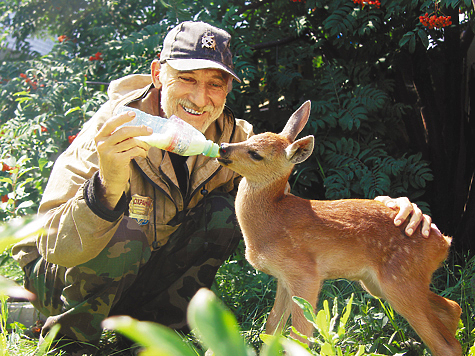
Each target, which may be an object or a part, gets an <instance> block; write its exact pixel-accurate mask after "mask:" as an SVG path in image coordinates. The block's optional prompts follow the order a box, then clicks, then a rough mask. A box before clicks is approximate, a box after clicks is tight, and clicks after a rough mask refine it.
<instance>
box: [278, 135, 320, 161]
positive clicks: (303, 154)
mask: <svg viewBox="0 0 475 356" xmlns="http://www.w3.org/2000/svg"><path fill="white" fill-rule="evenodd" d="M314 141H315V139H314V137H313V136H312V135H310V136H305V137H303V138H301V139H300V140H297V141H295V142H294V143H292V144H291V145H289V146H287V148H286V149H285V154H286V156H287V159H288V160H289V161H290V162H291V163H293V164H298V163H300V162H303V161H305V160H306V159H307V158H308V157H309V156H310V155H311V154H312V151H313V145H314Z"/></svg>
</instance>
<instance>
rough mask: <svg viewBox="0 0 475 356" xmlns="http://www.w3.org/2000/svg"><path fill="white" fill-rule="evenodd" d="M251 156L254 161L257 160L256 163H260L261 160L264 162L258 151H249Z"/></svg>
mask: <svg viewBox="0 0 475 356" xmlns="http://www.w3.org/2000/svg"><path fill="white" fill-rule="evenodd" d="M248 153H249V156H251V158H252V159H255V160H256V161H260V160H263V159H264V157H262V156H261V155H260V154H259V153H257V152H256V151H249V152H248Z"/></svg>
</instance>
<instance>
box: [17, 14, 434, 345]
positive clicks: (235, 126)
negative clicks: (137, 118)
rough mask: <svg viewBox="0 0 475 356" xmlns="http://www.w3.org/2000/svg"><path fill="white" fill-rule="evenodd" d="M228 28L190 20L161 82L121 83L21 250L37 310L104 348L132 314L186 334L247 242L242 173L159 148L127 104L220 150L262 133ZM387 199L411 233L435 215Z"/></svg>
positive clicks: (169, 49) (84, 134) (63, 159)
mask: <svg viewBox="0 0 475 356" xmlns="http://www.w3.org/2000/svg"><path fill="white" fill-rule="evenodd" d="M229 41H230V36H229V34H228V33H227V32H225V31H223V30H220V29H218V28H215V27H212V26H210V25H208V24H205V23H202V22H184V23H182V24H180V25H178V26H177V27H175V28H174V29H172V30H171V31H170V33H169V34H168V35H167V37H166V38H165V40H164V44H163V50H162V52H161V59H160V61H158V60H155V61H153V62H152V64H151V77H150V76H148V75H131V76H127V77H124V78H122V79H119V80H116V81H114V82H112V83H111V85H110V87H109V90H108V92H109V101H108V102H106V103H105V104H104V105H103V106H102V107H101V108H100V109H99V111H98V112H97V113H96V114H95V115H94V116H93V117H92V118H91V120H90V121H89V122H87V123H86V124H85V125H84V128H83V130H82V131H81V133H80V134H79V135H78V136H77V138H76V139H75V140H74V142H73V143H72V145H71V146H70V147H69V148H68V149H67V150H66V151H65V152H64V153H63V154H62V155H61V156H60V157H59V158H58V160H57V162H56V163H55V166H54V168H53V171H52V173H51V177H50V180H49V182H48V185H47V187H46V189H45V193H44V196H43V199H42V202H41V204H40V208H39V213H40V214H42V215H44V218H45V224H44V227H45V233H44V234H42V235H41V236H38V237H37V238H34V239H30V240H27V241H24V242H22V243H20V244H18V245H16V246H15V247H14V256H15V258H16V259H17V260H18V261H19V263H20V265H21V266H22V268H23V269H24V271H25V287H26V288H27V289H28V290H30V291H32V292H33V293H35V294H36V295H37V299H36V300H35V301H34V302H33V303H34V305H35V307H36V308H37V309H38V310H39V311H40V312H42V313H43V314H44V315H46V316H48V319H47V321H46V323H45V326H44V328H43V335H44V334H45V333H46V332H47V330H49V329H50V328H51V326H52V325H54V324H56V323H60V324H61V330H60V333H61V335H64V336H66V337H68V338H72V339H74V340H79V341H87V342H89V343H91V344H97V342H98V341H99V338H100V336H101V331H102V330H101V322H102V320H104V319H105V318H106V317H108V316H109V315H114V314H127V315H131V316H132V317H135V318H138V319H140V320H151V321H155V322H158V323H161V324H164V325H167V326H170V327H172V328H175V329H181V330H186V327H187V326H186V319H185V315H186V314H185V313H186V307H187V304H188V301H189V300H190V299H191V297H192V296H193V294H194V293H195V292H196V291H197V290H198V289H199V288H201V287H210V286H211V284H212V282H213V279H214V276H215V273H216V271H217V269H218V268H219V266H220V265H221V264H222V263H223V261H225V260H226V259H227V258H228V257H229V255H230V254H231V253H232V252H233V251H234V249H235V248H236V246H237V244H238V243H239V241H240V239H241V238H242V236H241V233H240V231H239V228H238V227H237V226H236V222H235V219H234V195H233V192H234V191H235V190H236V189H237V183H238V181H239V177H238V176H237V174H236V173H234V172H232V171H230V170H228V169H226V168H224V167H221V166H220V165H219V164H218V162H217V161H216V160H215V159H211V158H208V157H205V156H201V155H200V156H191V157H180V156H177V155H173V154H170V153H168V152H164V151H161V150H159V149H158V148H155V147H149V146H148V145H147V144H145V143H144V142H143V141H141V140H139V139H137V138H136V137H138V136H144V135H149V134H151V132H150V130H149V129H148V128H146V127H123V128H119V127H120V126H121V125H122V124H124V123H125V122H128V121H130V120H131V119H132V118H133V113H132V112H128V113H124V114H121V115H116V112H117V110H118V108H119V107H120V106H124V105H126V106H129V107H133V108H137V109H140V110H142V111H145V112H147V113H149V114H153V115H159V116H162V117H170V116H171V115H172V114H174V115H177V116H178V117H180V118H181V119H183V120H185V121H187V122H188V123H190V124H191V125H193V126H194V127H195V128H196V129H198V130H200V131H201V132H203V133H204V134H205V136H206V137H207V138H208V139H211V140H212V141H214V142H216V143H218V144H219V143H222V142H239V141H243V140H245V139H247V138H248V137H249V136H250V135H252V126H251V125H250V124H249V123H247V122H246V121H243V120H239V119H235V118H234V116H233V114H232V112H231V111H230V110H229V109H228V108H227V107H225V102H226V96H227V93H228V92H229V91H230V89H231V87H232V81H233V79H234V80H237V81H240V80H239V78H238V76H237V75H236V74H235V73H234V71H233V66H232V55H231V52H230V49H229ZM380 200H382V201H384V202H386V203H388V204H393V205H395V206H396V208H400V213H399V214H398V217H397V220H398V222H397V224H402V223H403V222H404V220H406V218H407V217H408V216H409V215H411V216H412V217H411V222H410V224H409V225H408V228H407V229H408V230H406V231H409V229H412V231H413V230H414V229H415V228H416V226H418V225H419V223H420V222H421V221H423V224H422V225H423V231H424V232H425V233H426V235H428V232H429V229H430V218H429V217H427V216H422V214H421V212H420V210H419V209H418V208H417V207H413V206H412V204H411V203H410V202H409V201H408V200H407V199H405V198H403V199H398V200H392V199H390V198H389V197H381V198H380Z"/></svg>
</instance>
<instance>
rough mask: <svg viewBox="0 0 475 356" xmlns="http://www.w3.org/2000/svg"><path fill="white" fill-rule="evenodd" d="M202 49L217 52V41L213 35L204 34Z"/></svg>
mask: <svg viewBox="0 0 475 356" xmlns="http://www.w3.org/2000/svg"><path fill="white" fill-rule="evenodd" d="M201 47H202V48H209V49H213V50H216V41H215V39H214V36H213V35H210V34H204V35H203V37H201Z"/></svg>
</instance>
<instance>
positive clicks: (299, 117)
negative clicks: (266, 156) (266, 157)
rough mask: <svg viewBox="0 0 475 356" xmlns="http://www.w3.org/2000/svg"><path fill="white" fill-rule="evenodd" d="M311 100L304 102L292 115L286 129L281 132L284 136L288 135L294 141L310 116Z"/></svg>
mask: <svg viewBox="0 0 475 356" xmlns="http://www.w3.org/2000/svg"><path fill="white" fill-rule="evenodd" d="M310 107H311V102H310V100H307V101H306V102H305V103H303V104H302V106H300V107H299V108H298V109H297V110H296V111H295V112H294V113H293V114H292V116H291V117H290V119H289V121H287V124H285V127H284V129H283V130H282V132H281V133H280V134H281V135H282V136H285V137H287V138H288V139H289V140H290V141H292V142H293V141H294V140H295V138H296V137H297V135H298V134H299V133H300V131H302V129H303V128H304V127H305V124H306V123H307V120H308V117H309V116H310Z"/></svg>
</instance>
